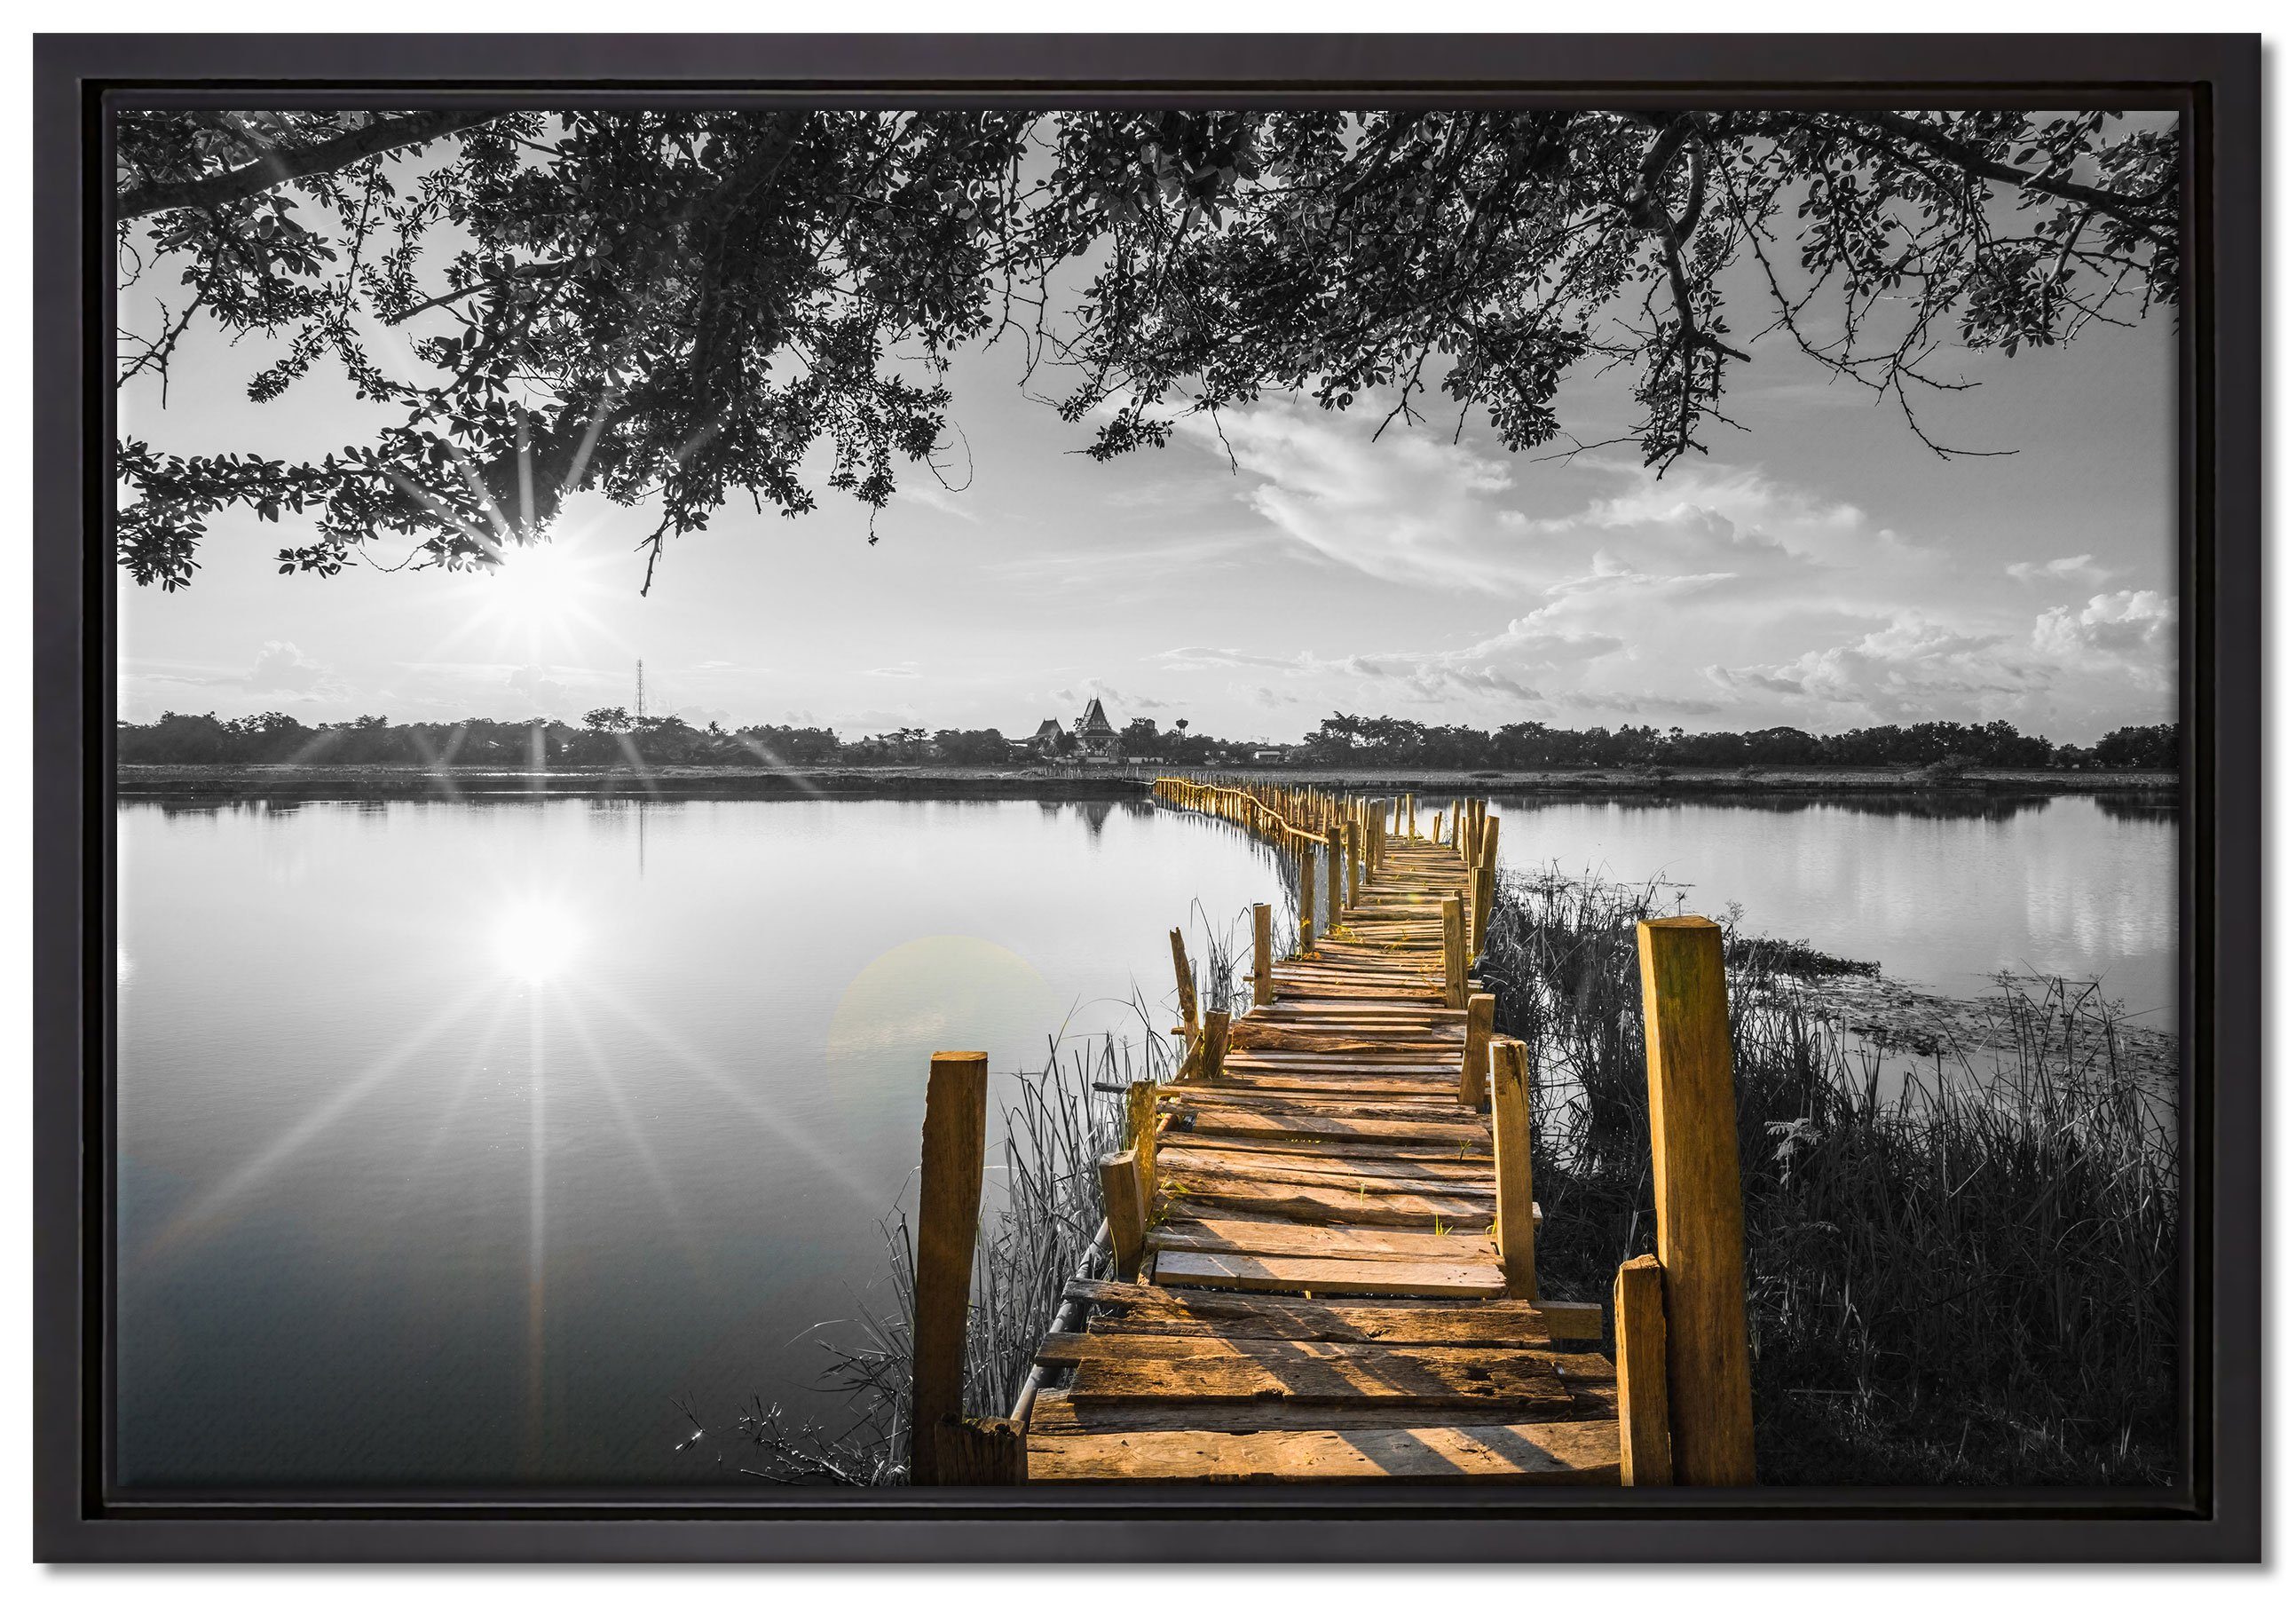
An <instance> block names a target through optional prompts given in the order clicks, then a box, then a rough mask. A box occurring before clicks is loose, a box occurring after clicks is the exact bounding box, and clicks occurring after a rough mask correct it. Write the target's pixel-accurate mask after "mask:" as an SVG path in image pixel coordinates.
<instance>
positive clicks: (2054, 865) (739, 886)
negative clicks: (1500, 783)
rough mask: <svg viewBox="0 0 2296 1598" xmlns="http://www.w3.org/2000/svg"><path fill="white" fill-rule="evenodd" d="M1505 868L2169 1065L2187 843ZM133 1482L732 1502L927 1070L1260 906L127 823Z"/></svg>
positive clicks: (1196, 891)
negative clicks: (2047, 1010) (704, 1481)
mask: <svg viewBox="0 0 2296 1598" xmlns="http://www.w3.org/2000/svg"><path fill="white" fill-rule="evenodd" d="M1497 809H1498V812H1499V813H1500V814H1501V815H1502V816H1503V817H1505V825H1504V827H1503V828H1502V833H1501V838H1502V853H1503V860H1504V863H1505V865H1506V866H1507V867H1508V868H1509V869H1529V868H1532V867H1534V866H1537V865H1539V864H1543V863H1545V862H1547V861H1554V862H1555V863H1558V864H1559V865H1561V866H1562V868H1563V869H1574V870H1575V869H1585V868H1587V867H1590V866H1599V867H1603V868H1606V869H1610V870H1611V871H1612V872H1614V873H1616V874H1619V875H1623V876H1628V877H1652V876H1664V877H1668V878H1669V879H1671V880H1675V881H1678V882H1683V883H1685V884H1692V885H1695V886H1694V891H1693V893H1692V894H1691V897H1690V899H1689V901H1688V902H1687V908H1689V909H1691V910H1700V911H1703V912H1706V913H1718V912H1719V911H1720V910H1721V909H1722V907H1723V906H1724V905H1725V904H1726V903H1727V902H1732V901H1735V902H1739V903H1740V904H1742V905H1743V907H1744V911H1745V918H1746V921H1747V924H1748V925H1749V927H1751V928H1752V929H1753V930H1756V931H1760V932H1766V933H1769V934H1771V935H1779V936H1786V937H1807V938H1808V939H1810V940H1811V942H1812V943H1815V944H1816V946H1817V947H1819V948H1821V949H1823V950H1825V951H1828V952H1832V953H1836V954H1842V955H1849V956H1854V957H1857V958H1861V959H1869V960H1882V962H1883V965H1884V968H1885V969H1886V970H1887V971H1888V972H1889V973H1890V975H1892V976H1900V977H1906V978H1909V979H1912V980H1915V981H1921V982H1925V983H1932V984H1937V985H1939V986H1941V987H1945V988H1947V989H1948V991H1953V992H1967V993H1975V992H1980V991H1982V989H1983V987H1984V986H1985V982H1984V974H1985V973H1986V972H1987V971H1989V969H1991V968H1995V967H1997V966H2001V965H2009V966H2020V965H2023V964H2030V965H2033V966H2035V967H2037V968H2042V969H2052V970H2056V971H2059V972H2062V973H2064V974H2070V975H2085V974H2090V973H2094V974H2096V975H2098V976H2101V977H2103V979H2104V981H2105V982H2106V984H2107V985H2108V988H2109V989H2110V990H2111V991H2112V992H2114V993H2119V994H2120V995H2122V996H2123V997H2125V998H2126V999H2127V1000H2128V1002H2129V1003H2130V1006H2131V1008H2132V1009H2145V1010H2148V1011H2150V1012H2152V1013H2150V1014H2148V1015H2147V1016H2146V1017H2145V1018H2146V1019H2147V1020H2148V1022H2151V1023H2153V1024H2155V1025H2161V1026H2169V1025H2173V1016H2172V1015H2170V1014H2169V1013H2168V1011H2167V1010H2166V1009H2165V1007H2166V1006H2168V1005H2169V1003H2170V1002H2171V994H2172V990H2173V982H2172V976H2171V973H2172V970H2173V961H2174V951H2175V949H2176V918H2175V894H2174V887H2175V861H2176V828H2175V825H2174V820H2173V817H2174V812H2173V810H2170V809H2164V808H2160V807H2156V806H2148V805H2142V804H2134V803H2127V802H2124V801H2120V800H2117V799H2116V800H2104V801H2100V800H2095V799H2089V798H2086V797H2071V798H2068V797H2058V798H2053V799H2049V800H2045V801H2040V802H2038V803H2036V802H2030V801H2027V802H2018V803H2004V804H1994V805H1987V804H1977V805H1974V806H1971V805H1964V806H1962V807H1961V808H1960V809H1959V810H1958V811H1956V809H1955V808H1954V807H1952V806H1949V805H1948V806H1939V805H1938V804H1935V803H1923V802H1912V801H1903V802H1894V803H1893V802H1877V801H1870V800H1863V799H1860V800H1857V801H1854V802H1848V803H1816V804H1808V805H1800V804H1792V805H1787V804H1781V803H1778V802H1776V801H1764V802H1760V803H1713V802H1695V803H1693V802H1640V803H1638V802H1634V801H1620V800H1607V801H1602V802H1592V803H1590V802H1585V801H1575V800H1574V801H1570V802H1567V803H1535V804H1533V803H1516V802H1502V803H1500V804H1499V805H1498V806H1497ZM117 815H118V826H119V859H120V928H121V935H120V947H119V974H118V995H119V1074H118V1081H117V1102H118V1114H119V1161H118V1172H117V1181H118V1213H119V1231H118V1238H117V1245H118V1259H119V1277H118V1281H119V1292H118V1339H117V1348H118V1397H119V1424H118V1429H117V1436H116V1453H115V1459H116V1466H117V1475H118V1479H119V1482H120V1484H121V1485H122V1486H123V1487H128V1488H131V1489H133V1488H138V1487H141V1488H147V1489H150V1488H165V1487H225V1486H238V1487H249V1486H268V1485H281V1484H294V1485H299V1486H305V1487H359V1486H383V1487H389V1486H415V1485H471V1484H480V1483H487V1482H537V1483H560V1484H569V1485H573V1484H597V1485H606V1484H643V1483H649V1482H663V1481H675V1480H680V1479H687V1480H691V1479H695V1478H696V1477H697V1476H701V1477H705V1478H709V1479H718V1478H717V1476H716V1472H715V1471H714V1470H713V1469H712V1468H711V1467H710V1466H709V1462H707V1461H706V1460H702V1459H698V1458H696V1457H695V1456H694V1455H692V1454H678V1453H677V1452H676V1444H677V1443H678V1442H679V1441H680V1440H682V1439H683V1438H684V1437H686V1436H687V1435H688V1434H689V1433H690V1431H691V1429H692V1428H691V1425H690V1423H689V1422H688V1421H686V1420H685V1417H684V1415H683V1413H681V1411H680V1409H679V1407H678V1404H679V1403H680V1402H681V1401H682V1402H683V1403H685V1404H688V1405H690V1406H691V1407H692V1409H693V1411H694V1412H695V1413H698V1414H700V1415H701V1417H702V1419H703V1420H704V1421H707V1422H709V1423H710V1424H713V1425H716V1424H722V1423H723V1422H725V1421H730V1420H731V1418H732V1417H733V1415H734V1412H735V1410H736V1408H737V1406H739V1405H741V1404H743V1403H745V1402H746V1401H747V1400H748V1399H749V1398H750V1396H752V1395H759V1396H764V1397H765V1398H767V1400H769V1401H770V1400H774V1399H780V1400H782V1401H783V1402H786V1403H789V1404H791V1408H792V1409H793V1410H794V1411H796V1412H797V1413H808V1412H810V1413H827V1412H829V1411H831V1410H832V1408H833V1404H832V1400H830V1399H827V1398H824V1397H821V1396H814V1395H808V1393H807V1392H805V1391H804V1390H803V1389H802V1386H801V1384H802V1383H804V1382H806V1381H808V1380H813V1379H814V1373H815V1372H816V1371H818V1370H819V1369H820V1367H821V1365H822V1363H823V1360H822V1355H821V1354H820V1352H819V1349H818V1348H817V1347H816V1339H818V1338H822V1337H826V1336H832V1335H833V1331H824V1330H817V1329H818V1328H819V1327H820V1326H821V1323H822V1322H833V1321H835V1320H837V1319H839V1318H840V1317H844V1316H849V1315H850V1314H853V1313H854V1312H855V1311H856V1309H857V1307H859V1306H862V1305H863V1304H868V1305H872V1306H881V1305H882V1304H884V1303H885V1302H886V1301H887V1300H888V1298H889V1297H890V1295H889V1292H888V1290H887V1277H888V1273H889V1266H888V1264H887V1256H886V1252H885V1248H884V1245H883V1241H882V1238H881V1233H880V1231H879V1224H880V1222H881V1219H882V1218H883V1217H884V1216H885V1215H887V1214H888V1212H889V1211H890V1210H891V1209H892V1208H894V1207H896V1206H898V1205H899V1204H901V1203H903V1202H905V1201H906V1199H907V1198H908V1197H909V1196H910V1195H909V1187H910V1183H911V1181H912V1178H913V1176H914V1166H915V1163H916V1157H917V1133H918V1127H919V1124H920V1123H921V1121H922V1111H923V1096H924V1075H925V1065H926V1060H927V1058H928V1057H929V1056H930V1055H931V1052H932V1051H933V1050H937V1049H958V1048H980V1049H987V1050H988V1051H989V1054H990V1058H991V1062H992V1065H993V1066H994V1067H997V1068H999V1069H1001V1070H1005V1071H1013V1070H1033V1069H1035V1068H1037V1067H1039V1066H1040V1065H1041V1064H1042V1063H1043V1061H1044V1058H1045V1056H1046V1040H1047V1038H1048V1037H1051V1036H1053V1035H1054V1034H1063V1035H1065V1036H1068V1037H1070V1038H1085V1037H1090V1036H1094V1035H1096V1034H1111V1033H1112V1034H1116V1035H1118V1036H1120V1037H1125V1038H1129V1039H1137V1038H1138V1037H1139V1036H1140V1035H1141V1034H1142V1032H1143V1030H1144V1027H1143V1024H1142V1022H1141V1020H1140V1018H1139V1017H1138V1016H1137V1015H1136V1013H1135V1012H1134V1011H1133V1010H1132V1009H1130V1008H1128V1003H1127V1002H1126V1001H1128V999H1129V998H1130V996H1131V995H1132V994H1133V993H1134V992H1135V991H1136V990H1137V991H1138V992H1139V993H1143V994H1144V995H1145V996H1146V998H1147V999H1148V1000H1149V1001H1150V1002H1151V1004H1152V1008H1153V1009H1155V1011H1156V1013H1157V1017H1158V1019H1159V1020H1160V1021H1168V1020H1169V1010H1167V1009H1165V1006H1166V1004H1167V1003H1168V999H1169V989H1170V983H1171V968H1170V960H1169V948H1168V944H1167V942H1166V934H1167V931H1168V929H1169V928H1170V927H1174V926H1176V925H1183V924H1185V925H1187V926H1188V927H1189V928H1190V944H1191V947H1192V948H1193V949H1195V950H1198V951H1201V948H1202V946H1203V942H1204V934H1203V927H1202V924H1201V920H1200V918H1199V911H1198V910H1197V908H1196V907H1198V906H1201V915H1202V916H1204V917H1208V918H1210V921H1211V922H1212V923H1213V924H1214V925H1215V926H1217V927H1221V928H1223V929H1226V928H1231V927H1235V926H1237V925H1238V924H1239V923H1238V914H1239V912H1240V911H1241V910H1242V908H1243V907H1244V906H1246V905H1248V904H1250V903H1251V902H1252V901H1253V900H1255V899H1275V900H1277V901H1278V902H1280V888H1279V886H1278V885H1277V882H1276V878H1275V870H1274V868H1273V866H1272V864H1271V863H1270V861H1268V859H1267V856H1266V855H1264V854H1263V853H1259V852H1257V851H1256V850H1255V849H1254V848H1253V847H1252V845H1251V844H1250V843H1248V842H1247V841H1246V840H1245V839H1244V838H1243V837H1242V836H1239V835H1237V834H1234V833H1233V832H1230V831H1227V830H1225V829H1222V828H1217V827H1214V826H1210V825H1208V824H1205V823H1203V822H1201V821H1200V820H1194V819H1189V818H1182V817H1178V816H1174V815H1170V814H1160V813H1157V812H1155V811H1152V809H1150V808H1149V807H1148V806H1146V805H1145V804H1140V803H1111V802H1105V801H1102V802H1077V801H1064V802H1057V803H1055V802H1050V801H1046V802H1042V803H1038V802H1031V801H1012V800H1001V801H1000V800H982V801H940V802H922V801H917V802H903V801H892V800H833V799H824V800H813V801H785V802H768V801H754V800H751V801H699V800H697V801H684V802H677V801H667V802H650V803H638V802H632V801H624V800H585V799H576V798H564V799H553V800H540V801H518V800H500V801H484V802H471V803H453V802H445V801H440V802H419V801H407V802H393V803H304V804H291V805H283V804H267V805H266V804H260V803H249V804H241V805H224V806H205V805H201V806H192V805H176V804H167V803H123V804H122V805H120V807H119V810H118V812H117Z"/></svg>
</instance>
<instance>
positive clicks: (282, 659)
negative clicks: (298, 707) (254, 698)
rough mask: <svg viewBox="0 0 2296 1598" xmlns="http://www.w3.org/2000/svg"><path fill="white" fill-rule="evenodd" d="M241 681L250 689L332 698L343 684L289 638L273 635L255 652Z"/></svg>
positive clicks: (251, 691)
mask: <svg viewBox="0 0 2296 1598" xmlns="http://www.w3.org/2000/svg"><path fill="white" fill-rule="evenodd" d="M241 682H242V684H243V685H244V686H245V687H246V688H247V689H248V691H249V692H250V693H261V694H267V695H270V696H274V697H276V696H279V695H282V694H285V695H288V696H292V697H297V698H303V699H336V698H340V697H341V696H342V692H343V684H342V682H341V680H340V679H339V678H337V677H336V676H335V675H334V673H333V672H332V671H328V670H327V668H326V667H324V666H323V665H321V664H320V663H318V662H317V661H315V660H313V659H312V658H311V657H310V656H309V655H305V654H304V653H303V652H302V650H300V649H299V648H298V647H296V646H295V645H294V644H293V643H291V642H289V641H286V640H283V639H279V638H274V639H272V640H271V641H270V642H268V643H266V644H265V645H264V646H263V647H262V648H261V649H260V650H258V652H257V654H256V656H255V664H254V665H253V666H252V667H251V668H250V670H249V671H248V673H247V675H246V676H245V677H243V678H242V679H241Z"/></svg>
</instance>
